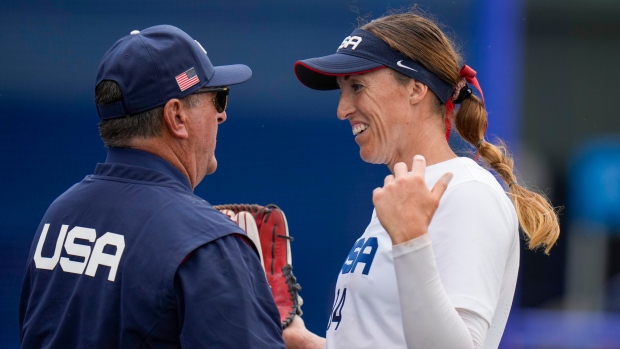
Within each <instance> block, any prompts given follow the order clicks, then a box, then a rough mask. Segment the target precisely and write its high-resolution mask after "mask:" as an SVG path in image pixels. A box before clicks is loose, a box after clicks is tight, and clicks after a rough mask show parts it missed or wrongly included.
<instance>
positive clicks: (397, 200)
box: [372, 155, 452, 245]
mask: <svg viewBox="0 0 620 349" xmlns="http://www.w3.org/2000/svg"><path fill="white" fill-rule="evenodd" d="M425 171H426V160H425V159H424V157H423V156H422V155H416V156H414V158H413V164H412V167H411V172H409V171H408V169H407V165H406V164H405V163H404V162H399V163H397V164H396V165H394V174H393V175H389V176H387V177H385V182H384V184H383V187H382V188H377V189H375V190H374V191H373V193H372V202H373V204H374V205H375V209H376V211H377V218H378V219H379V222H381V225H383V228H385V230H386V231H387V232H388V234H389V235H390V237H391V238H392V244H393V245H396V244H400V243H402V242H405V241H409V240H413V239H415V238H417V237H419V236H421V235H424V234H426V232H427V231H428V226H429V225H430V223H431V219H432V218H433V215H434V214H435V211H436V210H437V207H438V206H439V200H440V199H441V196H442V195H443V193H444V192H445V191H446V188H447V187H448V183H449V182H450V180H451V179H452V173H450V172H448V173H446V174H444V175H443V176H441V178H439V180H438V181H437V183H436V184H435V186H434V187H433V189H432V190H429V189H428V187H427V186H426V182H425V181H424V172H425Z"/></svg>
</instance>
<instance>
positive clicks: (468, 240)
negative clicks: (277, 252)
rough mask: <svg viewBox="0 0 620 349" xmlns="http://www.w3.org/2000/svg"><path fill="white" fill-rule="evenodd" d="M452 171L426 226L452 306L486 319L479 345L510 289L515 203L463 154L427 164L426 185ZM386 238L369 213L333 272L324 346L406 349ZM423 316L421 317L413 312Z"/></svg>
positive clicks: (501, 318)
mask: <svg viewBox="0 0 620 349" xmlns="http://www.w3.org/2000/svg"><path fill="white" fill-rule="evenodd" d="M446 172H452V173H453V174H454V177H453V179H452V181H451V182H450V184H449V186H448V189H447V190H446V192H445V193H444V196H443V197H442V200H441V202H440V205H439V208H438V209H437V211H436V213H435V216H434V217H433V220H432V222H431V225H430V226H429V231H428V233H429V236H430V238H431V241H432V248H433V251H434V255H435V262H436V265H437V269H438V271H439V276H440V279H441V282H442V284H443V287H444V290H445V291H446V294H447V295H448V298H449V299H450V301H451V302H452V304H453V305H454V307H455V308H460V309H465V310H468V311H471V312H473V313H476V314H478V315H479V316H481V317H482V318H483V319H484V320H485V321H486V322H487V323H488V324H489V330H488V332H487V335H486V338H485V345H484V348H497V347H498V345H499V341H500V339H501V336H502V334H503V331H504V328H505V325H506V321H507V318H508V314H509V312H510V308H511V305H512V299H513V296H514V291H515V286H516V281H517V273H518V267H519V230H518V227H519V225H518V219H517V215H516V212H515V209H514V206H513V204H512V202H511V201H510V199H509V198H508V197H507V195H506V193H505V192H504V189H503V188H502V187H501V185H500V184H499V183H498V182H497V180H496V179H495V177H493V175H492V174H491V173H490V172H488V171H487V170H485V169H483V168H482V167H480V166H479V165H478V164H476V163H475V162H474V161H473V160H471V159H469V158H455V159H451V160H448V161H445V162H442V163H439V164H435V165H432V166H428V167H427V169H426V175H425V178H426V182H427V185H428V186H429V188H432V187H433V186H434V184H435V182H436V181H437V180H438V179H439V177H441V175H443V174H444V173H446ZM397 277H399V278H406V277H407V275H396V273H395V270H394V259H393V256H392V242H391V240H390V237H389V236H388V234H387V232H386V231H385V230H384V229H383V227H382V226H381V224H380V223H379V221H378V219H377V217H376V213H375V212H373V215H372V218H371V221H370V224H369V225H368V227H367V228H366V231H365V232H364V234H363V235H362V236H361V237H360V238H359V239H358V240H357V241H356V242H355V243H354V245H353V247H352V249H351V251H350V252H349V254H348V255H347V257H346V259H345V262H344V264H343V266H342V268H341V270H340V272H339V274H338V281H337V283H336V291H335V300H334V305H333V308H332V314H331V317H330V320H329V324H328V328H327V334H326V338H327V346H326V347H327V348H329V349H338V348H406V343H405V336H404V331H405V330H406V329H403V325H402V315H401V314H402V312H403V311H407V310H406V309H405V310H403V309H401V305H400V302H399V297H400V296H402V297H415V295H399V294H398V288H397V284H396V278H397ZM420 321H424V319H420Z"/></svg>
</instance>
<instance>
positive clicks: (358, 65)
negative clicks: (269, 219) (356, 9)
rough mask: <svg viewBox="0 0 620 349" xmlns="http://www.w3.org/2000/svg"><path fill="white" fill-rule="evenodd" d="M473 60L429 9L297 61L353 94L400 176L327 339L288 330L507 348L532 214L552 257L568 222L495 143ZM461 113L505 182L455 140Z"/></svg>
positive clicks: (342, 338)
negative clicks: (455, 146) (461, 151)
mask: <svg viewBox="0 0 620 349" xmlns="http://www.w3.org/2000/svg"><path fill="white" fill-rule="evenodd" d="M460 67H461V63H460V57H459V55H458V54H457V53H456V52H455V50H454V48H453V45H452V43H451V41H450V40H449V39H448V38H447V37H446V36H445V35H444V34H443V33H442V31H441V30H440V29H439V28H438V27H437V25H436V24H435V23H433V22H432V21H430V20H429V19H426V18H424V17H423V16H420V15H417V14H415V13H405V14H393V15H388V16H385V17H382V18H379V19H376V20H374V21H372V22H370V23H368V24H366V25H364V26H363V27H361V28H359V29H356V30H355V31H353V33H352V34H351V35H350V36H348V37H347V38H345V39H344V41H343V42H342V44H341V45H340V47H339V48H338V51H337V53H335V54H332V55H329V56H325V57H319V58H312V59H307V60H302V61H298V62H297V63H296V64H295V73H296V75H297V77H298V79H299V80H300V81H301V82H302V83H303V84H304V85H306V86H308V87H310V88H313V89H318V90H330V89H338V88H339V89H340V90H341V96H340V102H339V104H338V110H337V115H338V118H339V119H341V120H347V121H349V122H350V124H351V127H352V131H353V134H354V135H355V141H356V142H357V144H358V145H359V147H360V156H361V158H362V159H363V160H364V161H366V162H370V163H375V164H385V165H387V166H388V168H389V169H390V170H391V171H392V175H390V176H388V177H387V178H386V180H385V184H384V187H383V188H378V189H376V190H375V192H374V193H373V203H374V204H375V212H374V213H373V216H372V218H371V222H370V224H369V226H368V228H367V229H366V231H365V232H364V234H363V235H362V237H361V238H360V239H359V240H357V242H356V243H355V244H354V246H353V249H352V250H351V252H350V253H349V255H348V256H347V258H346V260H345V263H344V265H343V267H342V270H341V272H340V274H339V277H338V282H337V285H336V292H335V296H336V297H335V298H336V299H335V302H334V308H333V309H334V310H333V313H332V316H331V319H330V322H329V325H328V329H327V335H326V339H323V338H321V337H318V336H316V335H314V334H311V333H310V332H309V331H307V330H306V329H305V327H304V326H303V321H301V319H300V318H297V319H296V320H295V321H294V322H293V326H291V328H290V329H287V330H286V331H284V339H285V342H286V343H287V346H288V347H289V348H294V347H308V348H313V347H323V345H324V344H325V341H326V343H327V347H328V348H330V349H332V348H404V347H408V348H431V347H432V348H451V349H454V348H497V346H498V345H499V342H500V339H501V336H502V333H503V331H504V328H505V324H506V321H507V318H508V313H509V312H510V307H511V305H512V299H513V296H514V290H515V285H516V281H517V273H518V265H519V224H520V225H521V228H522V229H523V231H524V233H525V235H526V238H527V240H528V243H529V248H531V249H536V248H539V247H542V248H544V249H545V252H546V253H548V252H549V250H550V249H551V247H552V246H553V244H554V243H555V241H556V240H557V238H558V235H559V225H558V219H557V215H556V213H555V211H554V209H553V207H552V206H550V204H549V203H548V201H547V200H546V199H545V198H544V197H542V196H540V195H538V194H536V193H533V192H530V191H528V190H527V189H525V188H523V187H522V186H520V185H519V184H518V183H517V179H516V177H515V175H514V173H513V161H512V159H511V157H510V156H509V154H508V152H507V149H506V148H505V146H504V145H503V144H501V143H500V144H499V145H495V144H492V143H491V142H488V141H487V140H486V139H485V132H486V128H487V113H486V111H485V107H484V99H483V98H484V97H483V94H482V90H481V89H480V86H479V84H478V81H477V79H476V73H475V71H474V70H473V69H471V68H469V67H468V66H463V67H462V68H460ZM470 85H471V86H473V87H475V88H476V89H477V90H478V91H479V94H480V98H478V97H477V96H475V95H474V94H472V90H471V88H470ZM455 104H456V105H460V107H458V109H457V110H456V112H454V111H455ZM452 123H454V125H455V128H456V130H457V131H458V132H459V134H460V135H461V136H462V137H463V139H465V140H466V141H467V142H469V143H470V144H472V145H473V146H474V147H475V148H476V150H477V156H476V158H477V159H479V160H481V162H484V163H485V164H486V166H487V167H488V168H490V169H492V170H493V171H495V172H496V173H497V174H498V175H499V176H500V177H501V178H502V179H503V182H504V183H503V184H504V186H502V185H500V183H499V182H498V181H497V180H496V179H495V177H494V176H493V175H492V174H491V172H489V171H487V170H486V169H484V168H483V167H481V166H479V165H478V164H477V163H476V162H475V161H474V160H472V159H469V158H464V157H457V155H456V154H455V153H454V152H453V151H452V149H450V146H449V145H448V141H447V138H448V136H449V134H450V129H451V125H452ZM412 159H413V162H412ZM408 164H412V165H411V166H412V167H411V168H408ZM426 166H428V167H426ZM450 179H451V180H450ZM448 182H449V184H448ZM446 187H447V188H446ZM428 188H433V189H432V190H429V189H428ZM444 190H445V191H444ZM442 194H443V197H442ZM440 198H441V203H439V200H440ZM437 205H438V206H437ZM435 209H436V211H435ZM433 214H434V215H433ZM431 218H432V221H431Z"/></svg>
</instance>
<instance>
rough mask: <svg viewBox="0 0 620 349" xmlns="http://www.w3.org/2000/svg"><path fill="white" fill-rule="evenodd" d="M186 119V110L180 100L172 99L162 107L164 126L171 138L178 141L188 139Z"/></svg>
mask: <svg viewBox="0 0 620 349" xmlns="http://www.w3.org/2000/svg"><path fill="white" fill-rule="evenodd" d="M188 118H189V116H188V115H187V108H186V107H185V105H183V103H182V102H181V101H180V100H178V99H176V98H173V99H171V100H169V101H168V102H167V103H166V104H165V105H164V125H165V127H166V129H167V130H168V131H169V132H170V134H171V135H172V136H173V137H175V138H180V139H186V138H187V137H189V132H188V130H187V122H188Z"/></svg>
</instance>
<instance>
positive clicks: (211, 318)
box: [175, 235, 284, 349]
mask: <svg viewBox="0 0 620 349" xmlns="http://www.w3.org/2000/svg"><path fill="white" fill-rule="evenodd" d="M175 291H176V294H177V302H178V307H179V321H180V326H181V338H180V340H181V346H182V347H183V348H208V347H211V346H213V345H218V346H221V347H227V348H270V349H271V348H284V343H283V341H282V330H281V325H280V316H279V314H278V310H277V308H276V306H275V303H274V301H273V297H272V295H271V291H270V290H269V285H268V284H267V281H266V279H265V273H264V271H263V269H262V267H261V265H260V262H259V260H258V257H257V256H256V253H255V252H254V251H253V250H252V249H251V247H250V246H249V245H248V244H247V243H246V242H244V241H243V240H242V239H241V238H240V237H236V236H234V235H228V236H225V237H222V238H220V239H217V240H215V241H212V242H210V243H208V244H205V245H203V246H201V247H200V248H198V249H196V250H195V251H193V252H192V254H191V255H190V256H189V257H188V258H187V260H186V261H185V262H183V264H182V265H181V266H180V267H179V269H178V271H177V275H176V279H175Z"/></svg>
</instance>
